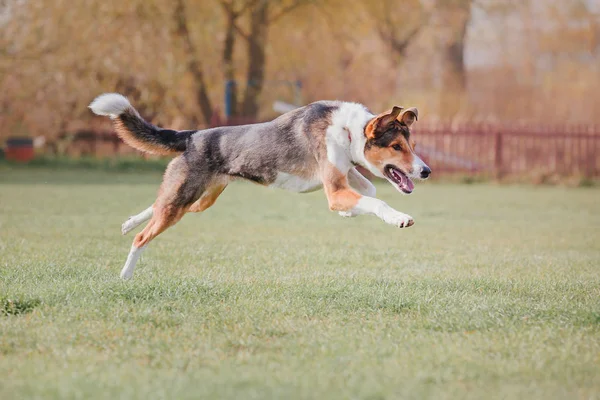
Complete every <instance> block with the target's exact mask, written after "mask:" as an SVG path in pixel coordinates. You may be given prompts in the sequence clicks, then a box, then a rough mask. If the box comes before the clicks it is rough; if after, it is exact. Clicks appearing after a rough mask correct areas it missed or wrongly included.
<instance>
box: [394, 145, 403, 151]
mask: <svg viewBox="0 0 600 400" xmlns="http://www.w3.org/2000/svg"><path fill="white" fill-rule="evenodd" d="M392 149H394V150H397V151H400V150H402V146H400V145H399V144H395V145H393V146H392Z"/></svg>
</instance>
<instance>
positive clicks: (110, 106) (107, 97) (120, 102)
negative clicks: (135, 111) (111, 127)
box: [88, 93, 131, 118]
mask: <svg viewBox="0 0 600 400" xmlns="http://www.w3.org/2000/svg"><path fill="white" fill-rule="evenodd" d="M88 107H89V108H90V109H91V110H92V111H93V112H94V114H97V115H106V116H109V117H111V118H116V117H118V116H119V115H121V114H122V113H123V112H124V111H125V110H127V109H128V108H130V107H131V103H129V100H127V97H125V96H123V95H121V94H118V93H104V94H101V95H100V96H98V97H96V98H95V99H94V101H92V102H91V103H90V105H89V106H88Z"/></svg>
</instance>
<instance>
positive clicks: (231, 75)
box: [223, 11, 238, 117]
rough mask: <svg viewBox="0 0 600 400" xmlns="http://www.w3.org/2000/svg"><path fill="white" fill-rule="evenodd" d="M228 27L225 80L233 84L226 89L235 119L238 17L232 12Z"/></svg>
mask: <svg viewBox="0 0 600 400" xmlns="http://www.w3.org/2000/svg"><path fill="white" fill-rule="evenodd" d="M226 18H227V27H226V31H225V43H224V46H223V79H224V80H225V83H227V82H232V83H231V84H230V85H227V86H226V88H227V90H228V91H229V99H230V102H231V103H230V109H229V110H230V116H232V117H235V116H237V115H238V111H237V109H238V107H237V103H238V99H237V85H236V84H235V70H234V65H233V51H234V48H235V23H236V19H237V16H236V14H234V13H233V12H232V11H231V12H228V13H227V14H226Z"/></svg>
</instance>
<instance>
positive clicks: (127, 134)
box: [114, 118, 180, 156]
mask: <svg viewBox="0 0 600 400" xmlns="http://www.w3.org/2000/svg"><path fill="white" fill-rule="evenodd" d="M114 127H115V131H116V132H117V135H118V136H119V137H120V138H121V139H122V140H123V141H124V142H125V143H127V144H128V145H130V146H131V147H133V148H134V149H138V150H140V151H144V152H146V153H151V154H157V155H162V156H168V155H173V154H179V153H180V152H178V151H173V150H171V149H168V148H166V147H163V146H160V145H158V144H155V143H150V142H145V141H142V140H140V139H139V138H138V137H137V136H135V135H134V134H133V133H132V132H131V131H130V130H129V129H127V127H126V126H125V125H124V124H123V121H121V119H120V118H116V119H115V120H114Z"/></svg>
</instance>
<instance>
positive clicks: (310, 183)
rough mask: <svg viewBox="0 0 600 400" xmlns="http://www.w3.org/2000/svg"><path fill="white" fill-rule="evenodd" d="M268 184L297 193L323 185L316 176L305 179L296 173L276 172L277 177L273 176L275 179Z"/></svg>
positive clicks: (309, 190) (310, 190)
mask: <svg viewBox="0 0 600 400" xmlns="http://www.w3.org/2000/svg"><path fill="white" fill-rule="evenodd" d="M269 186H270V187H274V188H280V189H285V190H289V191H292V192H297V193H306V192H312V191H315V190H317V189H320V188H321V187H322V186H323V183H322V182H321V180H320V179H319V178H318V177H314V178H313V179H310V180H306V179H303V178H300V177H298V176H296V175H292V174H287V173H285V172H278V173H277V178H275V181H274V182H273V183H271V184H270V185H269Z"/></svg>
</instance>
